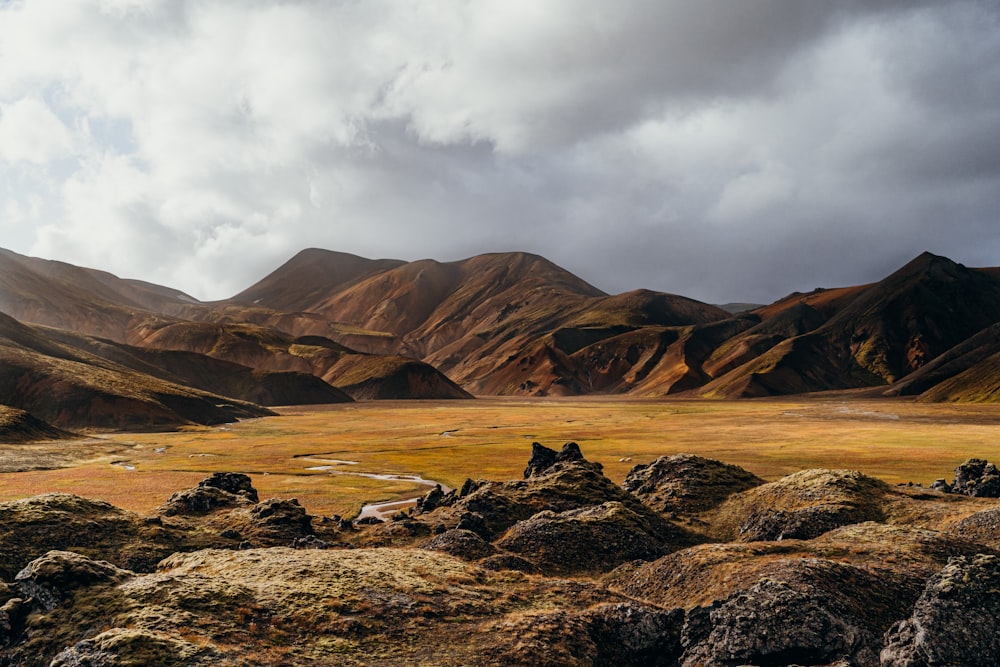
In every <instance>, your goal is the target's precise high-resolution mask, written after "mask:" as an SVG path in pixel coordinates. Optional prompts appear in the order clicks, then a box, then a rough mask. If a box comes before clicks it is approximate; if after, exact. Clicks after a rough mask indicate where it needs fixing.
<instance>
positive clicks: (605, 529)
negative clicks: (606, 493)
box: [497, 501, 692, 574]
mask: <svg viewBox="0 0 1000 667" xmlns="http://www.w3.org/2000/svg"><path fill="white" fill-rule="evenodd" d="M691 543H692V539H691V536H689V535H687V534H686V533H684V532H683V531H682V530H681V529H679V528H676V527H674V526H672V525H671V524H668V523H667V522H665V521H663V520H662V519H659V517H657V516H656V515H652V514H651V515H646V516H643V515H641V514H638V513H636V512H634V511H632V510H631V509H630V508H628V507H626V506H625V505H623V504H622V503H620V502H615V501H612V502H606V503H603V504H601V505H597V506H595V507H588V508H581V509H573V510H567V511H565V512H559V513H556V512H551V511H544V512H539V513H538V514H535V515H534V516H532V517H531V518H530V519H527V520H524V521H520V522H518V523H517V524H515V525H514V526H513V527H512V528H511V529H510V530H509V531H508V532H507V534H506V535H504V536H503V537H502V538H501V539H500V540H498V541H497V546H498V547H500V548H501V549H503V550H505V551H509V552H511V553H515V554H519V555H522V556H530V557H531V559H532V561H533V562H534V563H535V564H537V565H538V566H539V568H541V569H542V570H543V571H545V572H550V573H558V574H568V573H582V572H607V571H609V570H612V569H614V568H615V567H617V566H618V565H621V564H622V563H624V562H627V561H631V560H653V559H656V558H659V557H660V556H662V555H663V554H665V553H667V551H672V550H676V549H679V548H682V547H684V546H689V545H690V544H691Z"/></svg>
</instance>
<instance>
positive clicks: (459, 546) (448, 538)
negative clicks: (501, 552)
mask: <svg viewBox="0 0 1000 667" xmlns="http://www.w3.org/2000/svg"><path fill="white" fill-rule="evenodd" d="M420 548H421V549H428V550H430V551H440V552H442V553H446V554H451V555H452V556H455V557H456V558H461V559H462V560H479V559H481V558H486V557H488V556H492V555H493V554H495V553H496V551H497V550H496V549H495V548H494V547H493V545H492V544H490V543H489V542H487V541H486V540H484V539H483V538H482V537H480V536H479V535H477V534H475V533H473V532H472V531H471V530H463V529H459V528H453V529H451V530H446V531H445V532H443V533H441V534H440V535H437V536H435V537H432V538H431V539H429V540H427V541H426V542H424V543H423V544H422V545H421V546H420Z"/></svg>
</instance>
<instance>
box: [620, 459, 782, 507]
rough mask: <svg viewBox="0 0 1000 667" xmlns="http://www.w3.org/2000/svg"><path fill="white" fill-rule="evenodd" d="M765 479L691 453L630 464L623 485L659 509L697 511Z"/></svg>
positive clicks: (647, 503) (716, 503)
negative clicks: (632, 466) (629, 469)
mask: <svg viewBox="0 0 1000 667" xmlns="http://www.w3.org/2000/svg"><path fill="white" fill-rule="evenodd" d="M763 483H764V480H762V479H761V478H759V477H757V476H756V475H754V474H753V473H751V472H748V471H746V470H744V469H743V468H741V467H739V466H735V465H730V464H728V463H722V462H721V461H715V460H713V459H706V458H704V457H701V456H695V455H693V454H675V455H673V456H661V457H660V458H658V459H656V460H655V461H653V462H652V463H647V464H640V465H637V466H635V467H634V468H632V470H631V471H630V472H629V474H628V475H627V476H626V477H625V481H624V482H622V488H624V489H625V490H626V491H629V492H630V493H634V494H635V495H637V496H638V497H639V499H640V500H642V502H643V503H645V504H646V505H647V506H649V507H651V508H653V509H654V510H656V511H658V512H667V513H672V514H673V513H676V514H698V513H701V512H705V511H707V510H710V509H712V508H714V507H716V506H718V505H719V504H720V503H722V501H724V500H725V499H726V498H728V497H729V496H731V495H732V494H734V493H737V492H739V491H745V490H747V489H750V488H753V487H755V486H760V485H761V484H763Z"/></svg>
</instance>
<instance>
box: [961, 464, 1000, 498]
mask: <svg viewBox="0 0 1000 667" xmlns="http://www.w3.org/2000/svg"><path fill="white" fill-rule="evenodd" d="M951 492H952V493H962V494H965V495H967V496H978V497H980V498H1000V470H998V469H997V467H996V466H995V465H993V464H992V463H989V462H988V461H985V460H983V459H969V460H967V461H966V462H965V463H963V464H961V465H960V466H958V467H957V468H955V481H954V482H953V483H952V485H951Z"/></svg>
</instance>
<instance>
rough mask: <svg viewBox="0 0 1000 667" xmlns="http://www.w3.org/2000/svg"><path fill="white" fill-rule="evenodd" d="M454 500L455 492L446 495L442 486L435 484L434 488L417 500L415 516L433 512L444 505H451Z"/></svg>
mask: <svg viewBox="0 0 1000 667" xmlns="http://www.w3.org/2000/svg"><path fill="white" fill-rule="evenodd" d="M454 500H455V494H454V493H453V492H452V493H445V492H444V490H443V489H442V488H441V485H440V484H435V485H434V488H432V489H431V490H430V491H428V492H427V493H425V494H424V495H423V496H421V497H420V498H417V506H416V507H415V508H414V514H423V513H424V512H432V511H434V510H436V509H437V508H438V507H441V506H442V505H450V504H451V503H452V502H454Z"/></svg>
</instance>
